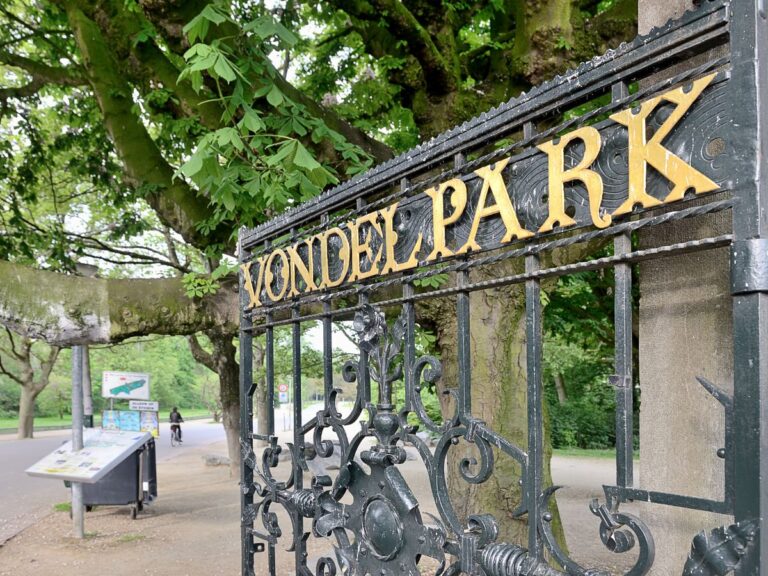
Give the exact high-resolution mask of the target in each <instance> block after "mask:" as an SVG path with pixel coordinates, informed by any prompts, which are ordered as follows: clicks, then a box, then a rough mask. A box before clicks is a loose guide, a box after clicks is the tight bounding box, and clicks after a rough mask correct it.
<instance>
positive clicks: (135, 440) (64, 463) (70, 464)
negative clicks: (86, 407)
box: [26, 428, 152, 484]
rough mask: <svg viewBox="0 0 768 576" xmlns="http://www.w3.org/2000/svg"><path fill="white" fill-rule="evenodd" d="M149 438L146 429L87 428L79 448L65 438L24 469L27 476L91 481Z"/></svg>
mask: <svg viewBox="0 0 768 576" xmlns="http://www.w3.org/2000/svg"><path fill="white" fill-rule="evenodd" d="M151 438H152V435H151V434H150V433H149V432H124V431H123V432H120V431H112V430H103V429H100V428H87V429H85V431H84V434H83V448H82V450H78V451H77V452H73V451H72V442H71V441H70V442H67V443H65V444H62V445H61V447H59V448H57V449H56V450H54V451H53V452H51V453H50V454H48V456H46V457H45V458H43V459H42V460H40V461H39V462H37V463H35V464H33V465H32V466H30V467H29V468H27V470H26V472H27V474H29V475H30V476H40V477H43V478H54V479H58V480H70V481H72V482H83V483H85V484H93V483H94V482H98V481H99V480H100V479H101V478H103V477H104V476H105V475H106V474H107V473H108V472H109V471H110V470H112V469H113V468H114V467H115V466H117V465H118V464H119V463H120V462H122V461H123V460H124V459H125V458H127V457H128V456H129V455H130V454H131V453H132V452H134V451H135V450H137V449H138V448H139V447H140V446H142V445H143V444H145V443H146V442H147V441H148V440H150V439H151Z"/></svg>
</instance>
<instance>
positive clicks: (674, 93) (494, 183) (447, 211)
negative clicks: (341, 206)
mask: <svg viewBox="0 0 768 576" xmlns="http://www.w3.org/2000/svg"><path fill="white" fill-rule="evenodd" d="M714 77H715V74H711V75H709V76H706V77H704V78H700V79H699V80H696V81H694V82H693V83H692V84H691V85H689V86H687V87H678V88H674V89H672V90H669V91H668V92H665V93H663V94H661V95H659V96H656V97H654V98H651V99H650V100H647V101H645V102H642V103H641V104H639V105H637V106H636V107H634V108H631V109H627V110H623V111H621V112H618V113H616V114H613V115H612V116H611V117H610V118H611V120H613V121H614V122H616V123H618V124H619V125H621V126H623V127H624V128H625V129H626V138H627V171H628V172H627V175H626V190H627V191H626V199H625V200H624V201H623V202H622V203H621V204H620V205H619V206H618V207H617V208H615V209H614V210H613V211H612V212H611V213H608V212H607V211H605V209H604V208H603V206H602V204H603V178H602V177H601V175H600V174H599V173H598V172H597V171H596V170H594V169H593V163H594V162H595V160H596V159H597V157H598V155H599V154H600V151H601V147H602V146H603V142H602V137H601V133H600V131H598V130H597V129H596V128H595V127H592V126H583V127H580V128H578V129H576V130H573V131H572V132H569V133H567V134H565V135H563V136H561V137H560V138H557V139H554V140H550V141H548V142H544V143H543V144H540V145H539V146H537V148H538V150H539V151H541V152H543V153H544V154H546V158H547V179H548V180H547V182H548V184H547V190H546V192H545V194H546V195H544V194H542V195H541V196H542V199H544V200H545V203H546V207H547V210H548V213H547V216H546V219H545V220H544V221H543V223H541V224H540V225H538V226H537V227H535V228H533V227H531V226H530V224H526V223H525V222H522V221H521V219H520V218H519V209H516V206H515V204H514V202H513V198H514V194H512V190H510V189H508V187H507V183H506V182H505V177H504V173H505V170H506V169H507V168H508V164H509V162H510V160H511V159H510V158H506V159H504V160H501V161H497V162H496V163H494V164H491V165H488V166H485V167H483V168H480V169H478V170H475V171H474V172H473V173H471V174H468V175H467V177H466V178H452V179H450V180H447V181H445V182H442V183H441V184H439V185H438V186H435V187H433V188H430V189H428V190H425V191H424V193H423V198H422V200H423V199H424V198H427V199H428V200H429V203H430V204H431V210H429V209H428V210H427V212H428V213H429V214H428V217H427V221H428V222H427V225H426V228H425V229H424V230H423V231H422V232H419V233H418V235H417V236H415V238H413V239H411V241H410V244H409V245H408V246H407V247H405V251H404V246H403V245H398V229H399V226H398V222H399V221H400V220H401V218H402V217H403V216H402V214H399V211H400V210H401V209H403V207H402V206H401V204H404V203H405V201H402V202H396V203H394V204H391V205H390V206H387V207H386V208H383V209H381V210H377V211H375V212H371V213H369V214H366V215H364V216H360V217H358V218H356V219H354V220H351V221H349V222H347V223H346V224H345V225H344V226H341V227H332V228H329V229H327V230H325V231H323V232H320V233H319V234H316V235H314V236H311V237H309V238H306V239H304V240H301V241H300V242H297V243H295V244H293V245H292V246H290V247H288V248H286V249H281V248H278V249H274V250H272V251H270V252H268V253H265V254H263V255H261V256H260V257H258V258H256V259H255V260H253V261H251V262H248V263H246V264H243V265H242V271H243V276H244V282H245V288H246V290H247V292H248V295H249V298H250V302H249V303H248V306H247V308H249V309H250V308H254V307H259V306H261V305H262V300H263V299H264V298H265V297H266V298H268V301H269V302H278V301H280V300H282V299H285V298H293V297H296V296H299V295H302V294H307V293H310V292H315V291H319V290H325V289H329V288H335V287H338V286H341V285H342V284H346V283H352V282H357V281H361V280H365V279H367V278H371V277H374V276H382V275H386V274H391V273H394V272H402V271H404V270H409V269H413V268H416V267H417V266H419V265H423V264H425V263H428V262H432V261H435V260H438V259H441V258H446V257H451V256H456V255H462V254H467V253H469V252H472V251H479V250H484V249H490V248H497V247H499V246H501V245H504V244H507V243H509V242H512V241H514V240H523V239H528V238H532V237H534V236H536V235H537V234H540V233H545V232H550V231H552V230H554V229H555V228H556V227H559V228H561V229H562V228H568V227H571V226H575V225H576V224H577V222H576V220H575V219H574V218H573V217H572V215H570V214H569V213H568V210H567V207H566V185H580V186H581V187H582V188H583V189H584V190H585V191H586V198H587V201H588V209H589V210H588V212H589V220H588V222H589V221H591V222H589V223H591V224H592V225H593V226H595V227H597V228H605V227H607V226H610V224H611V222H612V220H613V218H614V217H616V216H621V215H625V214H629V213H631V212H632V210H633V209H634V208H635V207H636V206H640V207H642V208H651V207H654V206H659V205H663V204H668V203H671V202H675V201H678V200H682V199H683V196H684V195H685V193H686V192H689V191H692V192H694V193H695V194H703V193H706V192H712V191H715V190H717V189H719V186H718V185H717V184H716V183H715V182H713V181H712V180H711V179H710V178H708V177H707V176H706V175H704V174H702V173H701V172H699V171H698V170H696V169H695V168H694V167H693V166H691V165H690V164H688V163H687V162H685V161H684V160H682V159H681V158H680V157H678V156H676V155H675V154H673V153H672V152H671V151H670V150H668V149H667V148H665V147H664V145H663V144H662V141H663V140H664V138H665V137H667V136H668V135H669V134H670V132H671V131H672V129H673V128H674V127H675V126H676V125H677V124H678V122H680V120H681V119H682V118H683V117H684V116H685V114H686V113H687V112H688V110H689V109H690V108H691V106H693V104H694V103H695V102H696V100H697V99H698V98H699V96H700V95H701V94H702V92H704V90H705V89H706V88H707V86H709V85H710V83H711V82H712V80H713V79H714ZM661 106H664V107H665V110H666V116H665V118H664V119H663V121H661V122H660V123H659V125H658V127H656V129H655V131H652V130H649V129H648V128H649V127H648V119H649V118H650V117H651V116H652V115H653V114H654V111H656V110H657V109H658V108H659V107H661ZM657 123H658V122H657ZM574 146H578V147H579V149H580V150H582V152H581V157H580V160H578V161H575V162H574V161H570V163H569V162H568V161H567V158H569V156H568V154H569V152H568V150H571V149H573V147H574ZM570 154H571V157H572V155H573V153H572V152H570ZM649 166H650V167H652V168H653V169H654V170H655V171H656V172H658V173H659V174H660V175H661V176H663V177H664V178H665V179H666V180H668V183H669V185H668V190H669V192H668V193H667V194H666V195H665V196H664V197H662V198H657V197H654V196H652V195H651V194H649V193H648V191H647V190H646V181H647V174H648V167H649ZM470 178H471V179H474V180H477V179H479V184H478V185H477V187H476V189H475V193H474V194H470V193H469V191H468V185H467V181H468V180H469V179H470ZM478 189H479V192H478V191H477V190H478ZM491 220H495V221H498V222H500V223H501V224H502V230H503V233H502V234H501V237H500V238H496V239H494V240H493V241H492V242H488V243H483V238H482V235H481V234H479V231H480V229H481V227H482V226H484V225H487V224H488V223H489V222H490V221H491ZM460 221H462V223H463V224H462V226H463V227H462V229H461V233H456V230H455V228H457V227H458V225H459V222H460Z"/></svg>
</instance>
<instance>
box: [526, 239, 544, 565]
mask: <svg viewBox="0 0 768 576" xmlns="http://www.w3.org/2000/svg"><path fill="white" fill-rule="evenodd" d="M538 269H539V257H538V256H537V255H535V254H531V255H529V256H526V257H525V272H526V273H527V274H530V273H532V272H536V271H537V270H538ZM541 324H542V322H541V283H540V281H539V280H538V279H532V280H526V282H525V338H526V354H525V358H526V365H527V373H528V374H527V376H528V477H527V478H526V483H525V485H526V494H527V500H528V550H529V552H530V553H531V554H532V555H534V557H537V558H538V557H540V555H541V553H542V549H541V542H540V539H539V532H538V522H539V495H540V494H541V491H542V479H543V473H544V423H543V412H542V387H541V346H542V325H541Z"/></svg>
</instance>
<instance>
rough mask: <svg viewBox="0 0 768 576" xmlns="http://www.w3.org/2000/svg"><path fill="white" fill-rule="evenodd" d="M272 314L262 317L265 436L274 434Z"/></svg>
mask: <svg viewBox="0 0 768 576" xmlns="http://www.w3.org/2000/svg"><path fill="white" fill-rule="evenodd" d="M272 319H273V318H272V312H267V313H266V314H265V315H264V322H265V323H266V324H267V327H266V329H265V330H264V339H265V346H264V376H265V378H264V380H265V385H266V387H267V414H266V419H267V425H266V429H267V435H268V436H273V435H274V433H275V329H274V327H273V326H272Z"/></svg>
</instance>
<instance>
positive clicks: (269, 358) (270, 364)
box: [241, 312, 277, 576]
mask: <svg viewBox="0 0 768 576" xmlns="http://www.w3.org/2000/svg"><path fill="white" fill-rule="evenodd" d="M272 320H273V317H272V313H271V312H267V313H266V314H265V315H264V322H265V323H266V324H267V328H266V330H265V331H264V339H265V350H264V372H265V374H264V376H265V377H264V380H265V385H266V387H267V414H266V419H267V425H266V429H267V436H270V437H271V436H274V435H275V329H274V327H273V326H272ZM241 346H242V344H241ZM276 559H277V550H276V549H275V542H274V540H273V539H272V540H270V541H269V543H268V545H267V562H268V564H269V576H276V574H277V567H276V564H277V562H276Z"/></svg>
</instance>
